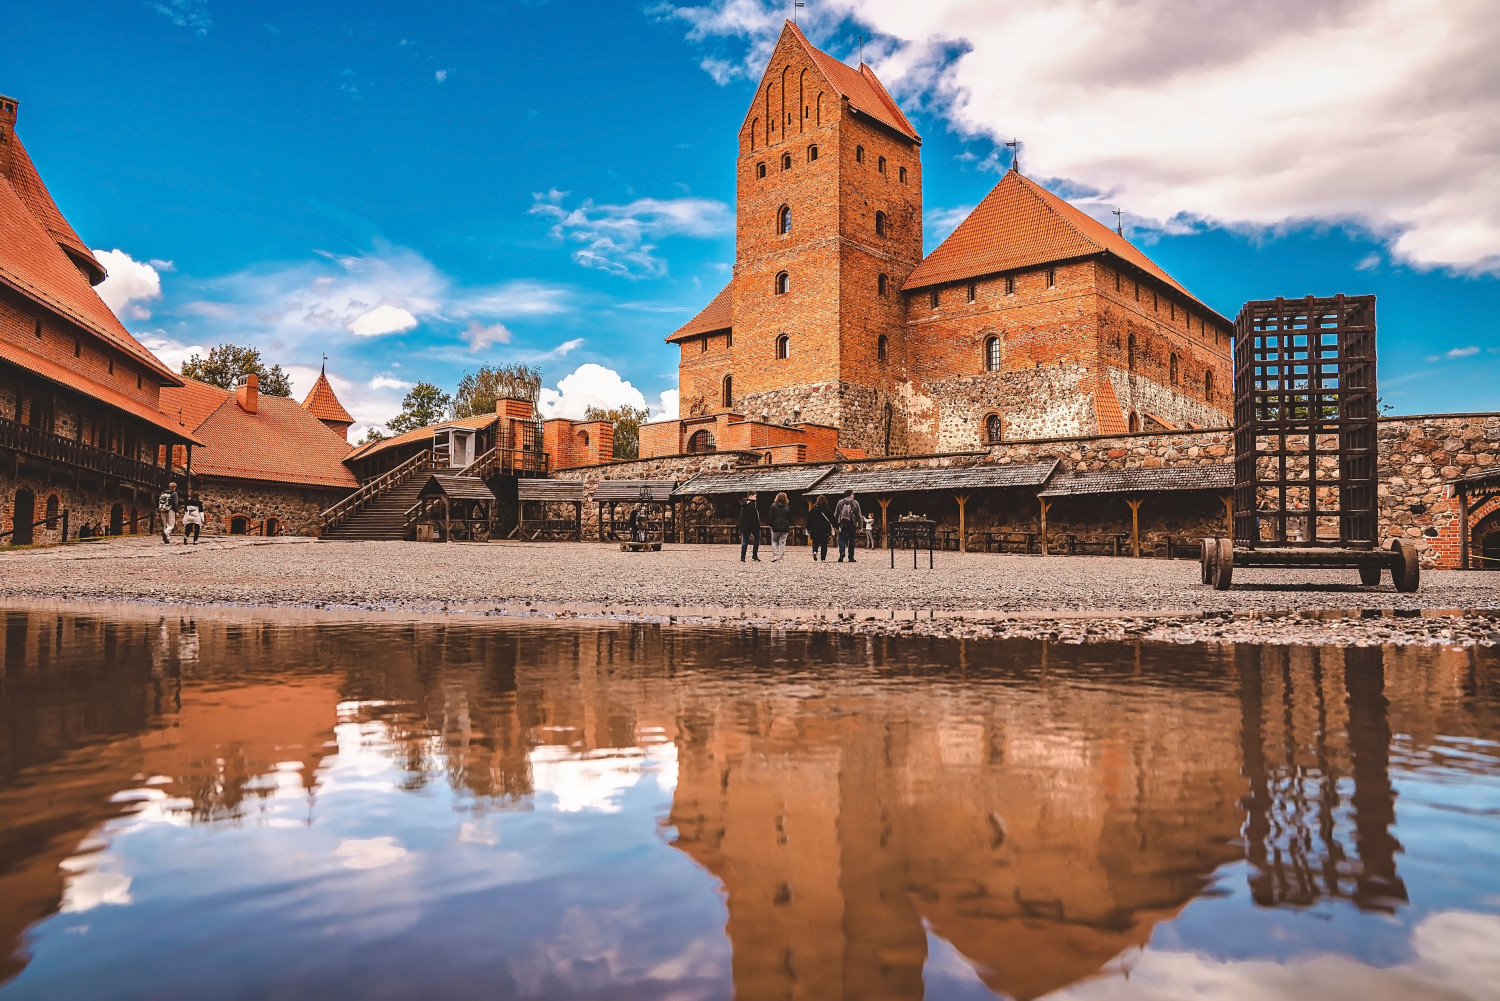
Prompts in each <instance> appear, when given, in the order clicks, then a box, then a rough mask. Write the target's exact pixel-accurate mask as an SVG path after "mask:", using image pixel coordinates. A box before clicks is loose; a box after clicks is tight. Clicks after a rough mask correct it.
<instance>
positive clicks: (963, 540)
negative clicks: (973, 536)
mask: <svg viewBox="0 0 1500 1001" xmlns="http://www.w3.org/2000/svg"><path fill="white" fill-rule="evenodd" d="M953 496H954V497H955V498H956V499H957V500H958V551H959V552H961V553H966V552H968V551H969V533H968V524H967V522H966V521H965V518H964V508H965V506H966V505H967V504H968V503H969V495H968V494H954V495H953Z"/></svg>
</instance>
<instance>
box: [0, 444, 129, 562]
mask: <svg viewBox="0 0 1500 1001" xmlns="http://www.w3.org/2000/svg"><path fill="white" fill-rule="evenodd" d="M0 465H3V467H4V468H3V470H0V532H9V531H11V530H12V529H13V528H14V527H15V516H16V504H17V496H16V495H17V492H18V491H21V490H27V491H30V492H31V495H32V510H33V512H34V514H33V516H32V518H31V521H33V522H37V521H41V520H42V519H43V518H45V517H46V515H47V502H48V500H49V499H50V498H56V500H57V510H58V519H57V521H56V522H54V523H53V524H52V525H50V526H49V525H43V526H41V527H39V528H37V529H35V531H34V533H33V539H32V542H33V543H34V544H37V545H45V544H50V543H56V542H61V541H62V516H61V513H62V512H63V511H67V512H68V537H69V538H70V539H72V538H77V537H78V533H79V530H80V529H81V528H83V526H85V525H90V526H97V527H98V530H99V534H108V533H110V531H111V518H112V517H116V518H117V522H116V524H117V525H118V527H119V530H120V532H121V534H125V535H131V534H137V533H139V534H145V533H147V532H149V531H151V528H152V523H151V519H152V515H153V514H154V513H155V510H156V494H157V491H155V490H154V489H151V488H148V487H138V486H131V485H129V484H125V485H115V486H109V487H103V488H101V487H100V486H99V484H98V481H97V480H95V481H93V482H88V481H84V482H82V483H79V482H78V481H76V480H75V479H74V478H73V476H71V475H68V474H66V473H57V474H55V475H53V476H50V477H49V476H47V475H45V474H43V473H41V472H39V471H33V470H32V469H30V468H29V467H24V466H23V467H21V468H20V469H19V470H16V469H14V467H11V464H10V463H9V462H5V461H4V460H0ZM116 507H118V508H119V511H118V514H117V513H116V512H115V508H116ZM13 538H14V537H13V536H9V535H8V536H6V537H5V538H3V539H0V546H9V545H12V544H13Z"/></svg>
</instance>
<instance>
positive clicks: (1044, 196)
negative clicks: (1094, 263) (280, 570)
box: [1000, 167, 1109, 253]
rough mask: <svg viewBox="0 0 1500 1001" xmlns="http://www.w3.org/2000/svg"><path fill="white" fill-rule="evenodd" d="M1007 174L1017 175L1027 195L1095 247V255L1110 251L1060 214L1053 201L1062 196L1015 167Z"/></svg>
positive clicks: (1075, 234)
mask: <svg viewBox="0 0 1500 1001" xmlns="http://www.w3.org/2000/svg"><path fill="white" fill-rule="evenodd" d="M1007 173H1008V174H1015V175H1016V179H1017V180H1018V181H1020V182H1021V190H1022V191H1025V192H1026V193H1027V194H1029V195H1031V197H1032V198H1035V199H1036V200H1037V203H1038V204H1040V205H1043V206H1045V207H1046V209H1047V211H1048V212H1050V213H1052V215H1053V216H1054V217H1056V219H1057V220H1058V221H1059V222H1061V223H1062V224H1063V225H1064V226H1066V227H1068V229H1069V230H1071V231H1072V233H1073V235H1074V236H1076V237H1078V238H1079V239H1080V240H1082V241H1083V242H1084V243H1087V244H1088V245H1089V246H1091V247H1093V248H1094V251H1095V253H1103V252H1104V251H1106V250H1108V249H1109V248H1107V247H1105V246H1104V245H1103V244H1102V243H1100V242H1099V241H1098V240H1096V239H1094V238H1093V237H1091V236H1089V235H1088V234H1087V233H1085V232H1083V230H1081V229H1079V228H1078V227H1077V226H1075V225H1074V224H1073V220H1071V219H1069V218H1068V217H1067V215H1066V214H1065V213H1062V212H1059V211H1058V210H1057V206H1056V205H1054V204H1053V201H1054V200H1058V201H1062V200H1063V199H1062V196H1060V195H1056V194H1053V193H1052V192H1050V191H1048V190H1047V189H1046V188H1044V187H1042V186H1041V185H1040V184H1038V183H1036V182H1035V181H1033V180H1032V179H1031V178H1029V177H1027V176H1026V175H1025V174H1023V173H1021V172H1020V171H1019V170H1017V169H1015V168H1014V167H1012V168H1011V169H1010V170H1009V171H1007ZM1000 180H1001V183H1004V181H1005V178H1003V177H1002V178H1001V179H1000Z"/></svg>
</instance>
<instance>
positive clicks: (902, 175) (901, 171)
mask: <svg viewBox="0 0 1500 1001" xmlns="http://www.w3.org/2000/svg"><path fill="white" fill-rule="evenodd" d="M896 180H898V181H900V182H901V183H902V184H905V183H906V168H905V167H897V168H896Z"/></svg>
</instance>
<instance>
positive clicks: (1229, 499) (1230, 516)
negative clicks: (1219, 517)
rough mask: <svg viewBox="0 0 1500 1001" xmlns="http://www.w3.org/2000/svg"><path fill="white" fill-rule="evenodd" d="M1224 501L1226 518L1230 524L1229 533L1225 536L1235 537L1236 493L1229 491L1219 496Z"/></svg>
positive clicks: (1231, 538)
mask: <svg viewBox="0 0 1500 1001" xmlns="http://www.w3.org/2000/svg"><path fill="white" fill-rule="evenodd" d="M1219 499H1220V500H1221V501H1223V502H1224V520H1225V523H1226V524H1227V525H1228V526H1229V534H1228V535H1227V536H1225V538H1227V539H1230V540H1233V539H1234V494H1232V493H1227V494H1225V495H1224V496H1222V497H1220V498H1219Z"/></svg>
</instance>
